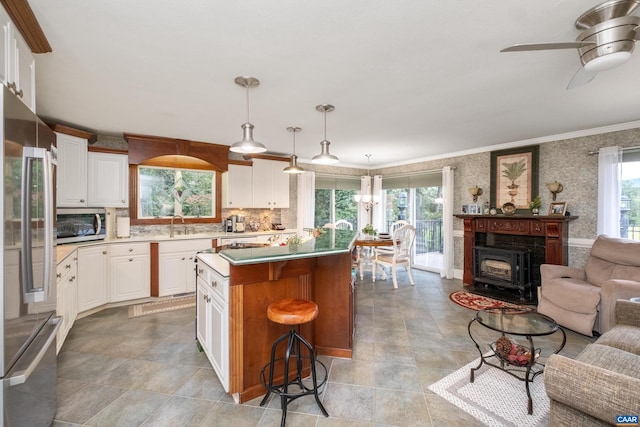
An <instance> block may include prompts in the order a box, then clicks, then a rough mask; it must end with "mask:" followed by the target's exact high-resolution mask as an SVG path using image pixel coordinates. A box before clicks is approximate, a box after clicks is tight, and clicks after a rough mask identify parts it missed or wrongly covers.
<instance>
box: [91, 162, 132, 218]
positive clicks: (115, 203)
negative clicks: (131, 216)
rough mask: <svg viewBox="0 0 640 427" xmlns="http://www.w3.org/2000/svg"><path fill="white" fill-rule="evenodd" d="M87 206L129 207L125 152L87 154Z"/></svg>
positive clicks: (127, 163)
mask: <svg viewBox="0 0 640 427" xmlns="http://www.w3.org/2000/svg"><path fill="white" fill-rule="evenodd" d="M87 165H88V173H89V176H88V189H87V200H88V205H89V206H95V207H105V208H126V207H129V161H128V156H127V155H126V154H112V153H100V152H92V151H90V152H89V153H88V154H87Z"/></svg>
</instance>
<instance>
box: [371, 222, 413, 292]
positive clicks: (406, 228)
mask: <svg viewBox="0 0 640 427" xmlns="http://www.w3.org/2000/svg"><path fill="white" fill-rule="evenodd" d="M392 239H393V251H392V252H388V251H381V250H380V249H375V251H374V252H375V257H374V259H373V273H374V275H375V272H376V271H377V269H378V265H380V266H382V267H383V268H382V269H381V271H382V280H386V279H387V275H386V271H385V267H390V268H391V276H392V278H393V287H394V288H396V289H397V288H398V277H397V273H396V271H397V268H398V267H404V268H405V269H406V270H407V274H408V275H409V282H410V283H411V284H412V285H415V282H414V281H413V274H412V272H411V248H412V247H413V243H414V241H415V239H416V228H415V227H414V226H413V225H410V224H406V225H403V226H402V227H400V228H399V229H397V230H396V231H395V232H394V233H393V235H392ZM374 281H375V278H374Z"/></svg>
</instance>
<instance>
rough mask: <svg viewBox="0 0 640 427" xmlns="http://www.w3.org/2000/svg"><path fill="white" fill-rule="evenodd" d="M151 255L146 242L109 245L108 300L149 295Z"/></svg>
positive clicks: (129, 298)
mask: <svg viewBox="0 0 640 427" xmlns="http://www.w3.org/2000/svg"><path fill="white" fill-rule="evenodd" d="M150 269H151V255H150V250H149V244H148V243H146V242H145V243H123V244H113V245H111V246H110V247H109V292H110V298H109V301H110V302H118V301H128V300H134V299H138V298H146V297H149V296H150V295H151V279H150V271H151V270H150Z"/></svg>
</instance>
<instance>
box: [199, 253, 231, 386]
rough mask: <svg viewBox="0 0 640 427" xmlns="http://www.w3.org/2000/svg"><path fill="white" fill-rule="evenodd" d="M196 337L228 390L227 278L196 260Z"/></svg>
mask: <svg viewBox="0 0 640 427" xmlns="http://www.w3.org/2000/svg"><path fill="white" fill-rule="evenodd" d="M197 274H198V275H197V290H196V315H197V323H196V337H197V338H198V342H199V343H200V345H201V347H202V349H203V350H204V352H205V354H206V355H207V358H208V359H209V362H210V363H211V366H212V367H213V369H214V370H215V371H216V373H217V374H218V378H219V379H220V382H221V383H222V386H223V387H224V389H225V391H227V392H228V391H229V278H225V277H223V276H221V275H220V274H218V273H217V272H216V271H215V270H213V269H212V268H210V267H209V266H207V265H206V264H204V263H203V262H198V269H197Z"/></svg>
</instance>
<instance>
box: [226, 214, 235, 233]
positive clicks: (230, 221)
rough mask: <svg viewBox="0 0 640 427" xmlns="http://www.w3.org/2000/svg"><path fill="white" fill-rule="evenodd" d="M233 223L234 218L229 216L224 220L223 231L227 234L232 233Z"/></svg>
mask: <svg viewBox="0 0 640 427" xmlns="http://www.w3.org/2000/svg"><path fill="white" fill-rule="evenodd" d="M234 223H235V220H234V217H232V216H230V217H229V218H227V219H226V220H225V231H226V232H227V233H233V224H234Z"/></svg>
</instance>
